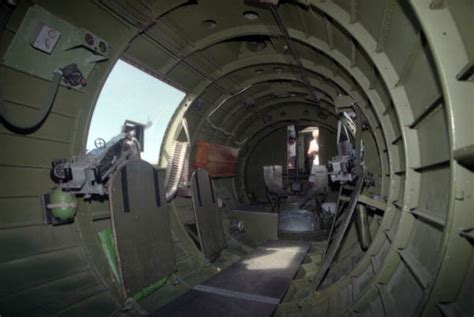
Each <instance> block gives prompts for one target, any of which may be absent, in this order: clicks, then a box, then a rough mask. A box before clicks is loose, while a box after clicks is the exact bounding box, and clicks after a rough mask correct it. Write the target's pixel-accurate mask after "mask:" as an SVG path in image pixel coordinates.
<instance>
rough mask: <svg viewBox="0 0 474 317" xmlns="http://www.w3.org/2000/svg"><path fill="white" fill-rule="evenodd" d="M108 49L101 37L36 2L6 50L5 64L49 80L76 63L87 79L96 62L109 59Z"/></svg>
mask: <svg viewBox="0 0 474 317" xmlns="http://www.w3.org/2000/svg"><path fill="white" fill-rule="evenodd" d="M109 50H110V47H109V44H108V43H107V42H106V41H105V40H104V39H102V38H100V37H99V36H97V35H95V34H93V33H91V32H89V31H88V30H85V29H82V28H78V27H76V26H74V25H72V24H70V23H69V22H66V21H64V20H62V19H60V18H58V17H56V16H54V15H53V14H51V13H50V12H48V11H46V10H45V9H43V8H42V7H40V6H39V5H33V6H31V7H30V8H29V9H28V12H27V13H26V15H25V17H24V18H23V21H22V22H21V25H20V27H19V28H18V31H17V32H16V34H15V37H14V38H13V40H12V42H11V43H10V45H9V47H8V49H7V51H6V52H5V55H4V56H3V64H4V65H6V66H8V67H11V68H14V69H17V70H20V71H22V72H26V73H28V74H31V75H34V76H37V77H40V78H44V79H47V80H52V79H53V72H54V71H55V70H57V69H61V68H63V67H65V66H66V65H69V64H77V66H78V68H79V70H80V71H81V72H82V74H83V76H84V77H85V78H87V77H88V76H89V74H90V73H91V71H92V69H93V68H94V66H95V63H97V62H99V61H103V60H106V59H108V57H109ZM63 84H64V82H63Z"/></svg>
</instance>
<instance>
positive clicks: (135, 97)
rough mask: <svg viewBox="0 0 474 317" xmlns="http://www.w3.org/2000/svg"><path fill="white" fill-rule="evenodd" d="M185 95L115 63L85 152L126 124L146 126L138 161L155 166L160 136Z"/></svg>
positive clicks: (137, 70)
mask: <svg viewBox="0 0 474 317" xmlns="http://www.w3.org/2000/svg"><path fill="white" fill-rule="evenodd" d="M184 95H185V93H184V92H182V91H180V90H178V89H176V88H174V87H172V86H170V85H168V84H166V83H164V82H163V81H161V80H159V79H157V78H155V77H153V76H151V75H149V74H147V73H145V72H144V71H142V70H140V69H138V68H136V67H134V66H132V65H130V64H128V63H126V62H125V61H123V60H118V61H117V63H116V64H115V66H114V68H113V69H112V72H111V73H110V75H109V77H108V78H107V80H106V82H105V85H104V87H103V88H102V91H101V93H100V95H99V98H98V100H97V104H96V106H95V110H94V114H93V116H92V121H91V125H90V128H89V134H88V138H87V150H88V151H90V150H92V149H94V148H95V145H94V141H95V140H96V139H98V138H102V139H104V140H105V141H108V140H110V139H111V138H113V137H114V136H116V135H118V134H119V133H121V132H122V128H123V125H124V123H125V122H126V121H127V120H128V121H129V122H130V121H133V122H136V123H141V124H143V125H145V133H144V134H145V136H144V139H145V140H144V146H143V152H142V153H141V158H142V159H143V160H146V161H148V162H149V163H151V164H157V163H158V157H159V154H160V153H159V152H160V147H161V142H162V140H163V136H164V133H165V130H166V127H167V126H168V123H169V121H170V119H171V117H172V116H173V113H174V112H175V110H176V108H177V107H178V105H179V104H180V102H181V101H182V100H183V98H184Z"/></svg>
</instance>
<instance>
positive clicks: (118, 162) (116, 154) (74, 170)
mask: <svg viewBox="0 0 474 317" xmlns="http://www.w3.org/2000/svg"><path fill="white" fill-rule="evenodd" d="M94 145H95V146H96V148H95V149H93V150H91V151H89V152H87V153H86V154H82V155H76V156H73V157H71V158H69V159H67V160H55V161H53V162H52V168H51V178H52V179H53V181H54V182H55V183H57V184H58V185H59V187H60V188H61V190H63V191H67V192H71V193H72V194H76V195H80V194H82V195H84V198H90V197H91V195H101V196H103V195H107V185H108V182H109V180H110V176H111V175H112V174H113V172H115V171H116V170H118V169H119V168H120V167H122V166H123V165H125V163H126V162H127V161H128V160H130V159H139V158H140V141H139V140H138V139H137V138H136V131H135V130H130V131H128V132H122V133H120V134H119V135H117V136H115V137H114V138H112V139H111V140H110V141H109V142H107V143H106V142H105V140H104V139H102V138H98V139H96V140H95V142H94Z"/></svg>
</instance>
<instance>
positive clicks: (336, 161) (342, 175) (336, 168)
mask: <svg viewBox="0 0 474 317" xmlns="http://www.w3.org/2000/svg"><path fill="white" fill-rule="evenodd" d="M357 120H360V118H357ZM355 134H356V126H355V123H354V121H353V120H352V118H351V117H350V115H349V114H348V113H347V112H342V113H341V114H340V118H339V122H338V127H337V155H336V156H334V157H333V158H332V160H330V161H329V164H328V165H329V175H330V177H331V181H332V182H340V183H341V184H343V183H347V182H352V181H353V180H354V179H355V168H356V150H355V146H354V145H353V144H352V141H351V139H355ZM343 139H344V140H343ZM360 149H361V153H360V154H361V164H363V162H364V160H363V156H364V146H363V143H362V142H361V147H360Z"/></svg>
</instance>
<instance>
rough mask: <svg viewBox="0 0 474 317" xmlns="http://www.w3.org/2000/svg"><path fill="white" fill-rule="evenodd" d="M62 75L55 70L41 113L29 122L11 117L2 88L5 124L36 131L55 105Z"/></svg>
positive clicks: (0, 97)
mask: <svg viewBox="0 0 474 317" xmlns="http://www.w3.org/2000/svg"><path fill="white" fill-rule="evenodd" d="M62 76H63V75H62V74H61V73H56V72H55V73H54V74H53V81H52V82H51V85H50V88H49V91H48V95H47V98H46V101H45V102H44V104H43V105H42V107H41V109H40V113H39V115H38V116H37V117H36V118H34V119H32V120H30V121H29V122H17V121H15V120H14V119H13V118H12V117H11V115H10V114H9V113H8V111H7V109H6V107H5V101H4V99H3V92H2V91H1V90H0V117H1V119H2V121H3V123H4V125H5V126H7V127H8V128H11V129H12V130H18V131H22V132H29V133H31V132H34V131H36V130H37V129H38V128H39V127H40V126H41V124H42V123H43V122H44V121H45V120H46V118H47V117H48V114H49V113H50V111H51V108H52V107H53V104H54V100H55V99H56V94H57V93H58V89H59V84H60V83H61V79H62ZM0 89H1V87H0Z"/></svg>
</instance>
